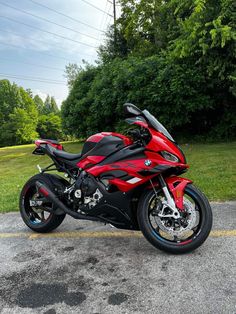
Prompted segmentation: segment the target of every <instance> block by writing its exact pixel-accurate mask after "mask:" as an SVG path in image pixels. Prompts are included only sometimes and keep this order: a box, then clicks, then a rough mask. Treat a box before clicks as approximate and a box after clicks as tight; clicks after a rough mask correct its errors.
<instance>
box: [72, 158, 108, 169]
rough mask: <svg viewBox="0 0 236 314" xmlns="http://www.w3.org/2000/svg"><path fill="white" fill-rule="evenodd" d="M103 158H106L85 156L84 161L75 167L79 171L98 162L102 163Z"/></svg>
mask: <svg viewBox="0 0 236 314" xmlns="http://www.w3.org/2000/svg"><path fill="white" fill-rule="evenodd" d="M105 158H106V156H87V157H86V158H85V159H83V160H81V161H80V162H78V163H77V164H76V166H77V167H79V168H81V169H86V168H89V167H91V166H93V165H96V164H98V163H99V162H101V161H103V159H105Z"/></svg>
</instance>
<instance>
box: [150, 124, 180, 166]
mask: <svg viewBox="0 0 236 314" xmlns="http://www.w3.org/2000/svg"><path fill="white" fill-rule="evenodd" d="M149 131H150V133H151V135H152V139H151V141H150V142H149V143H148V145H147V146H146V149H148V150H151V151H154V152H158V151H168V152H170V153H172V154H174V155H175V156H177V157H178V158H179V160H180V161H181V162H182V163H185V159H184V156H183V154H182V153H181V151H180V150H179V149H178V147H176V145H175V144H174V143H173V142H172V141H170V140H169V139H168V138H167V137H165V136H164V135H163V134H162V133H160V132H158V131H156V130H154V129H151V128H150V129H149Z"/></svg>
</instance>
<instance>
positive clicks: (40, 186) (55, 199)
mask: <svg viewBox="0 0 236 314" xmlns="http://www.w3.org/2000/svg"><path fill="white" fill-rule="evenodd" d="M36 186H37V188H38V191H39V193H40V194H42V195H43V196H44V197H45V198H46V199H48V200H49V201H50V202H52V203H53V204H54V205H55V206H56V207H57V208H60V209H61V210H63V212H64V213H66V214H68V215H70V216H72V217H73V218H75V219H86V220H93V221H101V219H99V218H96V217H91V216H85V215H82V214H80V213H77V212H74V211H73V210H71V209H69V208H68V207H67V206H66V205H65V204H63V203H62V202H61V201H60V200H59V198H58V197H57V196H56V195H55V194H54V193H53V192H52V191H51V190H50V189H49V188H48V187H47V186H46V185H45V184H43V183H41V182H39V181H36Z"/></svg>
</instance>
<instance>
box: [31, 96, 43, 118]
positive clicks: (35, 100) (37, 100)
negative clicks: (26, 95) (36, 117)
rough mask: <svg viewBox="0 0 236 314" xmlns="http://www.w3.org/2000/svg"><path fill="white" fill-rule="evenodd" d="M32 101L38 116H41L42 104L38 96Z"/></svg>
mask: <svg viewBox="0 0 236 314" xmlns="http://www.w3.org/2000/svg"><path fill="white" fill-rule="evenodd" d="M33 100H34V103H35V105H36V107H37V110H38V112H39V114H43V112H44V103H43V100H42V98H40V97H39V95H35V96H34V98H33Z"/></svg>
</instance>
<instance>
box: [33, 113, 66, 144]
mask: <svg viewBox="0 0 236 314" xmlns="http://www.w3.org/2000/svg"><path fill="white" fill-rule="evenodd" d="M37 132H38V133H39V135H40V138H50V139H59V138H61V137H62V131H61V118H60V117H59V116H58V115H56V114H54V113H49V114H48V115H41V116H40V117H39V122H38V126H37Z"/></svg>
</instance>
